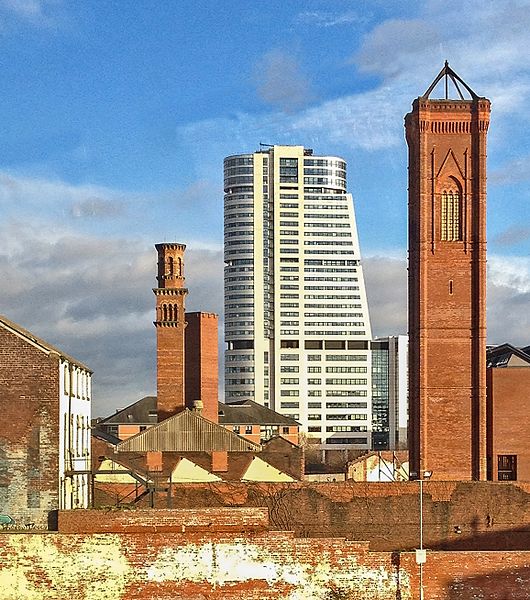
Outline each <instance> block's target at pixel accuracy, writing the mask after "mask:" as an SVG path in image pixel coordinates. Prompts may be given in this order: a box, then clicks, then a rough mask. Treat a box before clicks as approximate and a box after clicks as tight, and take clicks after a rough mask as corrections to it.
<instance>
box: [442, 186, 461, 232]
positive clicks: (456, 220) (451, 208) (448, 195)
mask: <svg viewBox="0 0 530 600" xmlns="http://www.w3.org/2000/svg"><path fill="white" fill-rule="evenodd" d="M440 225H441V227H440V238H441V240H442V241H443V242H458V241H460V240H461V239H462V211H461V198H460V193H459V191H458V190H455V189H452V190H444V191H443V192H442V206H441V223H440Z"/></svg>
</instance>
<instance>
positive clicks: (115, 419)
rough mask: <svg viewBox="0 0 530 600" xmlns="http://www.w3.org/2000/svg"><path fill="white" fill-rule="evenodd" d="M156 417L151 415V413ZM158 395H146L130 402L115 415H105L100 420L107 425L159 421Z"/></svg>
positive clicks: (140, 423)
mask: <svg viewBox="0 0 530 600" xmlns="http://www.w3.org/2000/svg"><path fill="white" fill-rule="evenodd" d="M150 414H151V415H153V414H154V417H152V416H151V417H150V416H149V415H150ZM156 415H157V409H156V396H145V397H144V398H141V399H140V400H137V401H136V402H133V404H129V406H126V407H125V408H122V409H121V410H118V411H117V412H115V413H114V414H113V415H110V416H109V417H105V418H104V419H101V421H99V422H100V423H105V424H106V425H110V424H114V423H116V424H118V423H120V424H121V423H124V424H125V423H128V424H137V425H142V424H147V423H156V422H157V416H156Z"/></svg>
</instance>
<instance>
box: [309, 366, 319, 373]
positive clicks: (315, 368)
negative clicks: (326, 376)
mask: <svg viewBox="0 0 530 600" xmlns="http://www.w3.org/2000/svg"><path fill="white" fill-rule="evenodd" d="M321 371H322V367H307V372H308V373H320V372H321Z"/></svg>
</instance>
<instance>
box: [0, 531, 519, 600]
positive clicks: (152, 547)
mask: <svg viewBox="0 0 530 600" xmlns="http://www.w3.org/2000/svg"><path fill="white" fill-rule="evenodd" d="M423 573H424V578H423V580H424V590H425V598H428V599H429V600H469V599H470V598H481V599H484V600H485V599H487V600H507V599H510V600H522V599H525V598H528V597H529V595H528V594H529V592H528V590H529V589H530V551H527V552H429V553H428V556H427V562H426V564H425V566H424V570H423ZM333 591H335V592H337V595H333V594H332V592H333ZM339 592H340V594H341V595H339ZM73 598H75V600H184V599H185V600H205V599H208V600H221V599H222V600H272V599H278V600H331V599H332V598H341V599H344V600H353V599H355V600H396V599H400V600H415V599H417V598H419V579H418V566H417V565H416V564H415V556H414V554H413V553H407V552H406V553H398V552H393V553H390V552H371V551H369V550H368V545H367V544H366V543H362V542H360V543H358V542H351V541H346V540H342V539H329V538H313V539H311V538H305V539H300V538H295V537H294V536H293V535H292V534H289V533H288V532H266V533H251V534H245V535H241V534H237V535H228V534H226V533H225V534H222V533H214V534H206V533H204V532H193V533H184V534H182V533H152V532H147V533H107V534H60V533H59V534H53V533H43V534H41V533H39V534H7V533H6V534H0V599H1V600H72V599H73Z"/></svg>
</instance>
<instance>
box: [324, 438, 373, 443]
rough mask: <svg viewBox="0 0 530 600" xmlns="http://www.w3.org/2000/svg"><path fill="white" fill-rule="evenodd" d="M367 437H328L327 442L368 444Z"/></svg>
mask: <svg viewBox="0 0 530 600" xmlns="http://www.w3.org/2000/svg"><path fill="white" fill-rule="evenodd" d="M367 443H368V439H367V438H364V437H363V438H361V437H352V438H339V437H337V438H334V437H331V438H327V439H326V444H367Z"/></svg>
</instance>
